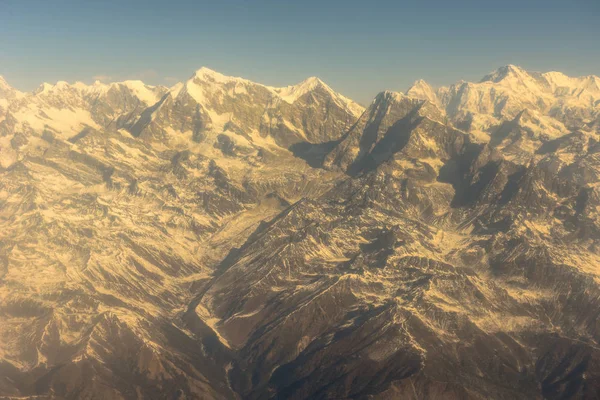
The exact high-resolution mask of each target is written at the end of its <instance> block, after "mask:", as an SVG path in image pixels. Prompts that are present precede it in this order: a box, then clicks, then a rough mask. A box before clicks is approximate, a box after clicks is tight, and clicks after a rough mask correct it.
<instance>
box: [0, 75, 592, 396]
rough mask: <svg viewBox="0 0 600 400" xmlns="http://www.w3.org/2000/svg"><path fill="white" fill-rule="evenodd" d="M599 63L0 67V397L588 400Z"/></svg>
mask: <svg viewBox="0 0 600 400" xmlns="http://www.w3.org/2000/svg"><path fill="white" fill-rule="evenodd" d="M598 82H599V79H598V78H597V77H584V78H569V77H566V76H565V75H563V74H560V73H556V72H551V73H544V74H539V73H530V72H526V71H524V70H522V69H520V68H518V67H515V66H507V67H503V68H500V69H498V70H497V71H495V72H493V73H491V74H489V75H487V76H485V77H484V78H483V79H482V81H481V82H479V83H467V82H461V83H458V84H455V85H452V86H450V87H443V88H439V89H433V88H432V87H431V86H429V85H428V84H427V83H426V82H424V81H417V82H416V83H415V84H414V85H413V86H412V87H411V88H410V89H409V90H408V91H407V92H406V94H401V93H396V92H391V91H386V92H382V93H380V94H378V95H377V96H376V97H375V99H374V100H373V102H372V103H371V104H369V106H368V107H367V108H366V109H365V108H363V107H361V106H360V105H358V104H356V103H355V102H353V101H352V100H350V99H348V98H346V97H344V96H342V95H341V94H339V93H336V92H335V91H334V90H332V89H331V88H330V87H329V86H327V85H326V84H325V83H324V82H322V81H321V80H319V79H318V78H309V79H307V80H305V81H303V82H301V83H299V84H297V85H292V86H288V87H284V88H275V87H270V86H266V85H262V84H259V83H254V82H251V81H249V80H246V79H242V78H236V77H228V76H225V75H222V74H220V73H218V72H215V71H212V70H210V69H207V68H201V69H199V70H198V71H196V72H195V73H194V74H193V75H192V76H191V77H190V78H189V79H188V80H186V81H185V82H181V83H179V84H177V85H174V86H173V87H171V88H166V87H160V86H157V87H154V86H149V85H145V84H144V83H142V82H139V81H126V82H120V83H111V84H102V83H99V82H97V83H94V84H92V85H85V84H83V83H75V84H68V83H66V82H58V83H56V84H54V85H49V84H44V85H42V86H40V88H39V89H37V90H36V91H34V92H33V93H21V92H19V91H18V90H15V89H13V88H11V87H10V85H9V84H8V83H6V82H5V81H4V80H3V79H0V397H7V398H48V399H50V398H52V399H54V398H66V399H79V398H110V399H113V398H123V399H129V398H180V399H182V398H188V399H192V398H194V399H195V398H210V399H232V398H240V399H241V398H243V399H257V398H290V399H307V398H370V399H395V398H401V399H425V398H431V399H437V398H444V399H522V398H549V399H567V398H589V399H593V398H598V397H599V396H600V391H599V389H598V388H600V350H598V349H599V347H600V324H599V322H598V321H600V318H599V311H598V310H599V309H600V308H599V306H600V304H599V302H600V283H599V282H600V217H599V213H600V185H599V182H600V158H599V156H598V155H599V154H600V137H599V136H600V132H599V131H598V128H599V125H600V124H599V117H598V116H599V109H600V104H599V99H600V90H599V86H598Z"/></svg>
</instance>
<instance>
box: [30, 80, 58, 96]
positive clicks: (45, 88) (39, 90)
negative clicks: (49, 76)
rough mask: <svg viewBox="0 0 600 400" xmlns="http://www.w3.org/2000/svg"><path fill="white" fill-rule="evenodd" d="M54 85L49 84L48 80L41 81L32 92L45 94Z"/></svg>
mask: <svg viewBox="0 0 600 400" xmlns="http://www.w3.org/2000/svg"><path fill="white" fill-rule="evenodd" d="M53 87H54V85H51V84H50V83H48V82H44V83H42V84H41V85H40V86H38V88H37V89H36V90H34V92H33V93H34V94H46V93H48V92H50V91H51V90H52V88H53Z"/></svg>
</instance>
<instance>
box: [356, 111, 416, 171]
mask: <svg viewBox="0 0 600 400" xmlns="http://www.w3.org/2000/svg"><path fill="white" fill-rule="evenodd" d="M417 112H418V110H417V109H414V110H413V111H411V112H410V113H409V114H408V115H406V116H405V117H404V118H402V119H399V120H398V121H396V122H395V123H394V124H393V125H392V126H390V127H389V128H388V130H387V131H386V132H385V135H384V136H383V138H382V139H381V140H380V141H379V142H377V143H375V145H374V147H373V149H372V150H371V151H370V152H367V148H366V147H363V146H372V142H373V138H372V137H371V136H372V135H373V133H372V132H371V131H370V130H369V131H367V128H366V129H365V133H364V134H363V138H361V153H362V154H363V155H362V156H361V155H360V154H359V156H358V157H357V159H356V160H355V161H354V162H353V163H352V164H350V166H349V167H348V175H350V176H356V175H358V174H360V173H361V172H368V171H373V170H375V169H376V168H377V167H378V166H379V165H381V164H382V163H384V162H385V161H387V160H389V159H390V158H391V157H392V156H393V155H394V154H395V153H398V152H400V151H402V149H403V148H404V147H406V145H407V144H408V141H409V139H410V135H411V132H412V131H413V129H415V127H417V126H418V125H419V123H420V122H421V121H422V120H423V118H422V117H421V118H416V119H415V118H414V117H415V114H416V113H417ZM378 129H379V125H377V127H376V129H375V130H374V132H375V133H374V134H375V135H376V134H377V130H378ZM365 135H368V138H367V139H364V136H365ZM363 139H364V140H363ZM375 139H376V138H375Z"/></svg>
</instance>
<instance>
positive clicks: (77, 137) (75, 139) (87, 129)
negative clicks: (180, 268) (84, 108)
mask: <svg viewBox="0 0 600 400" xmlns="http://www.w3.org/2000/svg"><path fill="white" fill-rule="evenodd" d="M92 132H93V129H92V128H90V127H89V126H86V127H85V128H83V130H82V131H81V132H79V133H78V134H77V135H75V136H73V137H70V138H69V139H68V140H69V142H71V143H77V142H78V141H79V140H81V139H83V138H84V137H86V136H87V135H89V134H90V133H92Z"/></svg>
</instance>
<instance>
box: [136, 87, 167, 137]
mask: <svg viewBox="0 0 600 400" xmlns="http://www.w3.org/2000/svg"><path fill="white" fill-rule="evenodd" d="M169 96H170V93H167V94H165V95H164V96H163V97H162V98H161V99H160V100H159V102H158V103H156V104H155V105H153V106H152V107H148V108H146V109H145V110H144V111H143V112H142V113H141V114H140V118H139V119H138V120H137V121H136V122H135V124H133V126H132V127H131V128H129V133H131V135H132V136H134V137H139V136H140V135H141V134H142V132H143V131H144V129H146V127H147V126H148V125H150V123H151V122H152V114H153V113H154V112H155V111H156V110H158V108H159V107H160V106H161V105H162V104H163V103H164V102H165V100H167V98H168V97H169Z"/></svg>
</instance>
